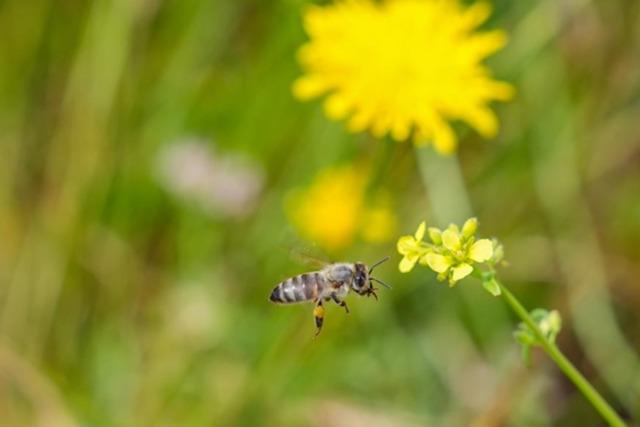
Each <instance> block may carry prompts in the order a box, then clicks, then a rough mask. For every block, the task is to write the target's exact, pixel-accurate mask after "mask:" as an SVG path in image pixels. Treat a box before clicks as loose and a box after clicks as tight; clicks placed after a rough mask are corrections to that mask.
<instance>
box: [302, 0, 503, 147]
mask: <svg viewBox="0 0 640 427" xmlns="http://www.w3.org/2000/svg"><path fill="white" fill-rule="evenodd" d="M489 14H490V6H489V5H488V4H487V3H484V2H481V3H475V4H473V5H472V6H470V7H464V6H462V5H460V4H459V3H458V1H457V0H424V1H420V0H386V1H381V2H374V1H373V0H347V1H342V2H337V3H336V4H334V5H328V6H312V7H310V8H309V9H308V10H307V12H306V14H305V17H304V18H305V19H304V24H305V29H306V31H307V33H308V34H309V37H310V41H309V42H308V43H307V44H305V45H304V46H302V48H301V49H300V52H299V60H300V63H301V64H302V66H303V68H304V69H305V71H306V74H305V75H304V76H303V77H300V78H299V79H298V80H297V81H296V82H295V83H294V86H293V92H294V95H295V96H296V97H298V98H299V99H301V100H307V99H311V98H315V97H318V96H321V95H323V94H328V97H327V99H326V101H325V103H324V108H325V112H326V114H327V116H328V117H329V118H331V119H334V120H342V119H347V129H348V130H349V131H351V132H361V131H364V130H367V129H369V130H371V131H372V133H373V134H374V135H375V136H376V137H382V136H384V135H385V134H387V133H388V132H390V133H391V137H392V138H393V139H395V140H398V141H403V140H406V139H408V138H409V137H410V136H413V140H414V142H415V143H416V144H417V145H423V144H426V143H429V142H433V144H434V146H435V148H436V149H437V150H438V151H439V152H441V153H450V152H452V151H453V150H454V149H455V148H456V144H457V138H456V136H455V133H454V132H453V130H452V128H451V126H450V124H449V121H454V120H459V121H463V122H466V123H468V124H469V125H470V126H471V127H473V128H474V129H476V130H477V131H478V132H479V133H480V134H481V135H482V136H484V137H487V138H488V137H492V136H494V135H495V134H496V132H497V130H498V120H497V118H496V116H495V114H494V113H493V111H492V110H491V109H490V108H489V106H488V104H489V102H491V101H494V100H499V101H506V100H508V99H510V98H511V97H512V96H513V93H514V90H513V87H512V86H511V85H509V84H507V83H504V82H499V81H496V80H493V79H492V77H491V73H490V71H489V69H488V68H487V67H485V66H484V65H482V61H483V60H484V59H485V58H486V57H488V56H489V55H491V54H492V53H494V52H496V51H497V50H499V49H500V48H502V46H504V44H505V42H506V35H505V33H504V32H502V31H499V30H493V31H484V32H478V31H477V27H478V26H479V25H480V24H482V23H483V22H484V21H485V20H486V19H487V17H488V16H489Z"/></svg>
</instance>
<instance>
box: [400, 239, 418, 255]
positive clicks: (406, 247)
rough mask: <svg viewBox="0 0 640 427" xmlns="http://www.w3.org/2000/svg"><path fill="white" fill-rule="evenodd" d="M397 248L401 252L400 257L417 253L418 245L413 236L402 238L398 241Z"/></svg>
mask: <svg viewBox="0 0 640 427" xmlns="http://www.w3.org/2000/svg"><path fill="white" fill-rule="evenodd" d="M396 248H397V249H398V252H400V255H406V254H408V253H409V252H415V251H416V249H417V248H418V245H417V242H416V239H414V238H413V236H402V237H400V238H399V239H398V243H397V245H396Z"/></svg>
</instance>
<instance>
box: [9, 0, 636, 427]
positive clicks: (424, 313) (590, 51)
mask: <svg viewBox="0 0 640 427" xmlns="http://www.w3.org/2000/svg"><path fill="white" fill-rule="evenodd" d="M304 6H305V2H303V1H296V0H288V1H284V0H282V1H264V0H253V1H250V0H243V1H240V0H234V1H232V0H229V1H221V0H218V1H216V0H214V1H211V0H166V1H163V0H112V1H107V0H95V1H78V0H62V1H46V0H28V1H24V0H3V1H0V29H1V31H2V36H1V37H0V147H1V150H2V151H1V155H0V420H2V421H1V422H2V425H6V426H32V425H33V426H56V427H57V426H176V425H180V426H582V427H589V426H602V425H604V424H603V422H602V421H601V420H600V419H599V417H598V416H597V414H596V413H595V411H594V410H593V409H592V408H591V407H590V406H589V405H588V404H587V403H586V401H585V400H584V398H583V397H582V396H581V395H580V394H579V393H578V392H577V391H576V390H575V389H574V387H573V386H572V384H570V383H569V382H568V381H567V380H566V379H565V378H564V377H563V376H562V374H561V373H559V372H558V371H557V369H556V368H555V367H554V366H553V365H552V364H551V363H550V361H549V360H548V359H547V358H546V357H545V356H544V355H543V354H540V353H539V352H536V353H535V357H534V359H533V361H532V366H531V367H527V366H525V365H524V364H523V363H522V362H521V360H520V355H519V349H518V347H517V345H516V343H515V342H514V341H513V339H512V331H513V329H514V327H515V325H516V323H517V322H516V319H515V318H514V317H513V316H512V315H511V313H510V312H508V311H507V309H506V308H505V306H504V305H503V302H502V301H501V300H500V299H496V298H491V297H490V296H489V295H488V294H486V292H484V291H483V290H482V289H481V287H480V286H479V285H478V284H477V283H475V282H473V281H471V280H469V281H468V283H462V284H460V285H459V286H457V287H456V288H455V289H454V290H449V289H448V288H447V287H446V286H444V285H442V284H439V283H437V282H436V281H435V277H434V274H432V273H431V272H430V271H427V270H425V269H416V270H414V271H413V272H412V273H410V274H407V275H400V274H399V273H398V272H397V268H396V266H397V262H398V261H399V259H400V257H399V256H398V255H397V254H396V253H395V238H397V236H399V235H402V234H410V233H413V231H414V230H415V227H416V226H417V224H418V223H419V222H420V221H421V220H422V219H427V220H428V221H429V222H430V223H434V224H440V225H443V224H446V223H448V222H449V221H460V220H461V219H464V218H465V217H466V216H468V215H470V214H471V212H473V214H475V215H476V216H477V217H478V218H479V220H480V223H481V228H480V234H481V235H482V234H484V235H493V236H498V237H499V238H500V239H501V240H502V241H503V243H504V244H505V247H506V254H507V259H508V261H509V264H510V265H509V267H508V268H506V269H504V271H503V272H502V275H503V278H504V281H505V282H506V283H508V284H509V285H510V286H511V289H512V290H513V291H514V292H515V293H516V294H518V295H519V296H520V298H521V300H522V301H523V302H524V303H525V304H526V305H527V306H528V307H529V308H534V307H537V306H542V307H549V308H556V309H558V310H559V311H560V312H561V313H562V315H563V318H564V328H563V331H562V332H561V334H560V336H559V338H558V340H559V344H560V347H561V348H563V350H565V352H566V353H567V355H568V356H569V357H570V358H571V359H572V360H573V361H574V362H575V363H576V365H577V366H578V367H579V369H580V370H581V371H582V372H584V373H585V375H586V376H587V377H588V378H589V379H590V380H591V381H592V382H593V383H594V384H595V385H596V387H597V388H598V389H599V390H601V391H602V392H603V394H604V395H605V396H606V397H607V398H608V399H609V400H610V402H612V403H613V404H614V406H615V408H616V409H617V410H618V411H619V412H620V413H622V414H624V416H625V417H626V418H627V419H629V420H631V419H634V418H635V417H637V416H638V415H640V414H639V412H640V364H639V355H638V354H639V347H640V328H639V327H638V325H639V321H640V315H639V314H638V313H640V287H639V283H640V282H639V279H638V277H640V249H639V248H640V72H639V71H640V3H639V2H637V1H635V0H627V1H622V0H620V1H610V0H599V1H589V0H562V1H558V0H544V1H533V0H523V1H518V2H511V1H506V0H500V1H496V2H495V3H494V7H495V11H494V14H493V16H492V18H491V20H490V22H489V23H488V24H487V27H488V28H504V29H505V30H507V31H508V32H509V34H510V43H509V44H508V45H507V47H506V48H505V49H504V50H503V51H501V52H500V53H499V54H497V55H496V56H495V57H493V58H492V59H491V61H490V64H491V66H492V69H493V70H494V73H495V75H496V76H497V77H498V78H499V79H503V80H507V81H509V82H511V83H513V84H514V85H515V86H516V88H517V91H518V94H517V96H516V99H515V100H514V101H512V102H510V103H506V104H504V105H499V106H497V112H498V114H499V116H500V119H501V123H502V131H501V134H500V136H499V137H498V138H497V139H496V140H493V141H486V142H485V141H481V140H480V139H479V137H478V136H477V135H475V134H474V133H471V132H464V131H463V134H462V137H461V139H462V141H461V147H460V152H459V156H458V157H457V158H456V157H448V158H443V157H439V156H437V155H435V154H433V153H432V152H431V150H430V149H426V150H421V151H419V152H416V151H415V150H413V149H412V147H411V146H410V145H408V144H396V143H392V142H390V141H375V140H373V139H372V138H371V137H369V136H367V135H356V136H350V135H347V134H346V133H345V132H344V131H343V127H342V125H341V124H339V123H333V122H330V121H328V120H327V119H326V118H325V117H324V116H323V114H322V110H321V108H320V103H318V102H316V103H305V104H302V103H299V102H297V101H296V100H294V99H293V97H292V95H291V84H292V82H293V80H294V79H295V78H296V77H297V76H299V75H300V73H301V71H300V69H299V67H298V65H297V64H296V60H295V52H296V50H297V48H298V47H299V46H300V45H301V44H302V43H304V41H305V39H306V37H305V34H304V31H303V29H302V24H301V13H302V11H303V10H304ZM363 159H373V160H371V161H372V162H373V164H375V165H376V167H377V169H375V170H376V171H378V172H379V173H380V175H381V179H378V180H376V182H378V183H379V184H378V185H379V186H380V187H384V189H385V190H386V191H388V192H389V193H390V194H393V199H392V206H393V210H394V212H395V215H396V216H397V218H398V224H399V225H398V229H397V236H395V237H394V238H391V239H389V240H388V241H387V242H382V243H379V244H368V243H363V242H361V241H359V240H357V239H356V240H354V241H353V242H352V244H351V245H350V247H349V248H347V249H344V250H342V251H340V252H338V253H333V254H330V256H331V257H333V258H334V259H343V260H348V261H355V260H363V261H365V262H368V263H371V262H373V261H374V260H377V259H379V258H381V257H382V256H384V255H391V256H392V262H390V263H387V264H386V265H384V266H381V267H380V268H379V270H378V273H377V275H378V276H379V277H381V278H383V279H384V280H386V281H387V282H390V283H392V284H393V285H394V288H393V290H392V291H384V290H382V291H381V292H380V301H379V302H377V303H376V302H375V301H373V300H372V299H362V298H357V297H354V296H352V297H351V298H350V299H349V301H348V302H349V305H350V307H351V312H352V313H351V314H350V315H349V316H346V315H345V314H344V313H343V311H342V309H341V308H340V307H337V306H334V305H330V306H329V307H328V309H327V318H326V321H325V329H324V331H323V333H322V334H321V335H320V337H319V338H318V339H315V340H314V339H312V337H313V331H314V328H313V322H312V317H311V307H310V306H303V305H299V306H292V307H278V306H274V305H272V304H270V303H269V302H268V301H267V296H268V295H269V292H270V290H271V288H272V287H273V286H274V285H275V284H277V283H278V282H279V281H280V280H283V279H284V278H286V277H288V276H290V275H293V274H298V273H301V272H303V271H305V270H306V269H308V267H306V266H304V265H300V263H299V262H296V261H295V259H292V257H291V255H290V252H291V251H290V250H289V249H290V247H291V246H298V245H309V246H310V247H313V242H305V241H303V239H301V238H299V237H298V233H297V231H296V230H295V229H294V228H293V226H292V225H291V224H290V222H289V220H288V218H287V215H286V212H285V209H284V204H285V202H284V201H285V199H286V197H287V194H289V192H290V191H291V190H292V189H294V188H297V187H300V186H308V185H309V184H310V183H311V182H312V180H313V178H314V176H315V175H316V174H317V173H318V172H319V171H321V170H323V169H324V168H327V167H331V166H335V165H341V164H345V163H354V162H359V161H362V160H363ZM463 183H464V184H463Z"/></svg>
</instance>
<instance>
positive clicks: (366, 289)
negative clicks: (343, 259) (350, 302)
mask: <svg viewBox="0 0 640 427" xmlns="http://www.w3.org/2000/svg"><path fill="white" fill-rule="evenodd" d="M388 259H389V257H385V258H383V259H381V260H380V261H378V262H376V263H375V264H373V265H372V266H371V268H368V267H367V266H366V265H365V264H363V263H361V262H356V263H355V275H354V280H353V285H352V288H353V290H354V291H355V292H356V293H357V294H359V295H367V296H370V295H373V296H374V297H375V298H376V299H378V296H377V295H376V289H375V288H374V287H373V282H377V283H380V284H381V285H383V286H385V287H387V288H391V286H389V285H387V284H386V283H384V282H383V281H381V280H379V279H376V278H375V277H372V276H371V272H372V271H373V269H374V268H375V267H377V266H378V265H380V264H382V263H383V262H385V261H386V260H388Z"/></svg>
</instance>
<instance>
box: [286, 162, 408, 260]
mask: <svg viewBox="0 0 640 427" xmlns="http://www.w3.org/2000/svg"><path fill="white" fill-rule="evenodd" d="M366 192H367V173H366V169H365V170H364V171H363V169H362V168H361V167H356V166H354V165H347V166H341V167H336V168H330V169H326V170H324V171H322V172H320V173H319V174H318V175H317V176H316V177H315V178H314V180H313V182H312V183H311V185H310V186H309V187H308V188H304V189H296V190H294V191H292V192H291V193H290V194H289V195H288V197H287V202H286V211H287V214H288V216H289V218H290V219H291V221H292V223H293V224H294V225H295V227H296V228H297V229H298V230H299V232H300V234H302V236H303V237H305V238H306V239H308V240H311V241H313V242H315V243H317V244H318V245H319V246H321V247H322V248H323V249H325V250H327V251H330V252H335V251H338V250H340V249H344V248H345V247H347V246H349V245H350V244H351V243H352V242H353V240H354V239H355V238H356V237H357V236H358V235H360V237H362V239H363V240H365V241H367V242H371V243H380V242H384V241H388V240H389V239H390V238H391V236H392V235H393V233H394V232H395V228H396V217H395V214H394V213H393V211H392V210H391V209H390V207H389V204H388V203H387V201H386V199H384V198H381V197H378V198H375V199H374V200H375V201H376V203H373V204H371V206H369V204H368V203H367V200H366Z"/></svg>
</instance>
